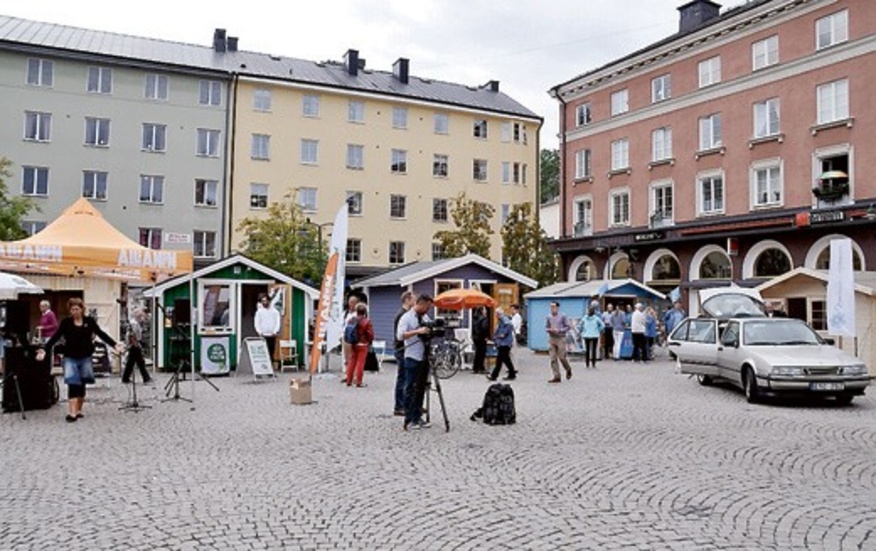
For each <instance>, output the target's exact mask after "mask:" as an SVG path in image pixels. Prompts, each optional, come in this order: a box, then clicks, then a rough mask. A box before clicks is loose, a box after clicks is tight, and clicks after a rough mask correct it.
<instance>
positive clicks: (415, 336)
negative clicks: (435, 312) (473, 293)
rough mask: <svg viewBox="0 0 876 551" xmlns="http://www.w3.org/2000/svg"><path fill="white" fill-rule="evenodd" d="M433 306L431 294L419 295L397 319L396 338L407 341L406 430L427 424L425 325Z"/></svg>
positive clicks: (426, 333) (426, 425) (427, 373)
mask: <svg viewBox="0 0 876 551" xmlns="http://www.w3.org/2000/svg"><path fill="white" fill-rule="evenodd" d="M431 307H432V297H430V296H429V295H420V296H418V297H417V301H416V303H415V304H414V307H413V308H411V309H410V310H408V311H407V312H406V313H405V314H404V315H403V316H402V317H401V319H399V321H398V328H397V329H396V332H395V338H396V339H398V340H400V341H404V360H405V362H404V365H405V424H404V430H408V429H409V428H413V429H423V428H428V427H429V424H428V423H424V422H423V419H422V416H423V397H424V396H425V392H426V383H427V381H428V376H429V366H428V363H427V362H428V357H427V355H426V341H425V339H424V337H427V336H428V335H429V333H430V331H431V330H430V329H429V328H428V327H425V325H424V324H425V323H427V322H428V321H429V316H427V315H426V312H428V311H429V308H431Z"/></svg>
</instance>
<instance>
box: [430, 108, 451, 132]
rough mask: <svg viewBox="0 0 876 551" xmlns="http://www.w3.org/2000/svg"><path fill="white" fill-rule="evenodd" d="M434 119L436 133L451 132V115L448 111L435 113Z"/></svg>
mask: <svg viewBox="0 0 876 551" xmlns="http://www.w3.org/2000/svg"><path fill="white" fill-rule="evenodd" d="M433 119H434V125H435V133H436V134H447V133H449V132H450V116H449V115H447V113H435V115H434V117H433Z"/></svg>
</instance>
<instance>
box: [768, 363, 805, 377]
mask: <svg viewBox="0 0 876 551" xmlns="http://www.w3.org/2000/svg"><path fill="white" fill-rule="evenodd" d="M772 374H773V375H782V376H785V377H798V376H800V375H803V368H802V367H799V366H793V365H779V366H776V367H774V368H773V369H772Z"/></svg>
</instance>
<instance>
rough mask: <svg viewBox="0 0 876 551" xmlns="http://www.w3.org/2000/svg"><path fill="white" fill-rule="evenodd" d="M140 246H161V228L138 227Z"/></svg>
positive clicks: (157, 247)
mask: <svg viewBox="0 0 876 551" xmlns="http://www.w3.org/2000/svg"><path fill="white" fill-rule="evenodd" d="M138 233H139V234H140V246H142V247H148V248H150V249H160V248H161V237H162V235H161V228H139V232H138Z"/></svg>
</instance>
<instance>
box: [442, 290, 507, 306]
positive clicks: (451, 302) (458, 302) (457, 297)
mask: <svg viewBox="0 0 876 551" xmlns="http://www.w3.org/2000/svg"><path fill="white" fill-rule="evenodd" d="M497 304H498V303H497V302H496V300H495V299H494V298H493V297H491V296H490V295H488V294H486V293H482V292H481V291H478V290H476V289H451V290H449V291H444V292H443V293H441V294H440V295H438V296H437V297H435V306H437V307H438V308H441V309H444V310H462V309H464V308H475V307H477V306H489V307H490V308H494V307H495V306H496V305H497Z"/></svg>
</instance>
